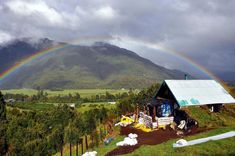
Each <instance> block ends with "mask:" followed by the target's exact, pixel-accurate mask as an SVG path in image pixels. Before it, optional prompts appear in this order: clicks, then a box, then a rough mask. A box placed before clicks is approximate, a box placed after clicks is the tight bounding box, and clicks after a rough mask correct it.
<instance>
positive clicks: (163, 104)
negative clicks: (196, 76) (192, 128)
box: [147, 80, 235, 120]
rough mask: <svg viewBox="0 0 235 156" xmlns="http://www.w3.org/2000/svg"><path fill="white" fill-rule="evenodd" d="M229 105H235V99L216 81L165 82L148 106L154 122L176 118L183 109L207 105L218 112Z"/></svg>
mask: <svg viewBox="0 0 235 156" xmlns="http://www.w3.org/2000/svg"><path fill="white" fill-rule="evenodd" d="M229 103H235V99H234V98H233V97H232V96H231V95H230V94H229V93H228V92H227V91H226V90H225V89H224V88H223V87H222V86H221V85H220V84H219V83H218V82H216V81H215V80H165V81H164V82H163V83H162V85H161V87H160V88H159V90H158V92H157V93H156V95H155V97H154V98H153V100H152V101H151V102H150V103H148V105H147V106H148V111H149V115H150V116H152V117H153V120H154V119H155V118H156V117H169V116H174V117H175V116H177V111H179V110H180V108H183V107H190V106H203V105H206V106H208V107H209V108H210V110H211V111H212V112H216V111H219V109H220V107H221V106H222V105H223V104H229Z"/></svg>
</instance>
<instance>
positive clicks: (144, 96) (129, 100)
mask: <svg viewBox="0 0 235 156" xmlns="http://www.w3.org/2000/svg"><path fill="white" fill-rule="evenodd" d="M159 88H160V84H158V83H157V84H153V85H152V86H151V87H149V88H148V89H143V90H141V91H140V92H138V93H137V94H136V93H135V92H133V90H132V89H130V90H129V93H128V96H127V97H125V98H123V99H121V100H120V101H119V103H118V104H117V111H118V113H119V115H121V114H126V113H129V112H133V111H134V109H135V107H136V105H137V104H139V105H140V106H142V107H143V106H144V105H146V104H147V103H148V102H150V101H151V99H152V98H153V97H154V96H155V94H156V93H157V90H158V89H159Z"/></svg>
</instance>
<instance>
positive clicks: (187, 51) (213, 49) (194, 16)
mask: <svg viewBox="0 0 235 156" xmlns="http://www.w3.org/2000/svg"><path fill="white" fill-rule="evenodd" d="M234 7H235V1H227V0H226V1H221V0H197V1H195V0H189V1H182V0H145V1H138V2H137V1H135V0H125V2H124V1H115V0H99V1H97V0H89V1H85V0H84V1H77V0H69V1H66V3H65V2H64V3H63V2H62V1H58V0H34V1H33V0H27V1H26V0H21V1H20V0H10V1H8V0H2V1H0V19H1V21H0V22H1V24H0V30H4V31H3V32H4V33H5V34H8V35H10V38H21V37H48V38H51V39H54V40H58V41H74V40H83V39H84V38H85V40H86V39H87V38H89V41H90V40H95V39H96V40H109V41H110V42H112V43H115V44H118V45H120V46H124V47H126V48H128V49H130V50H135V51H136V52H137V53H138V54H140V55H141V56H144V57H147V58H149V59H151V60H152V61H154V62H156V63H159V64H161V65H164V66H166V67H169V68H177V69H181V70H185V71H190V72H193V71H194V69H193V67H191V66H190V65H189V64H187V63H185V61H183V60H182V59H179V58H176V57H175V56H174V55H171V54H169V53H167V52H164V50H162V49H156V47H155V48H154V47H151V46H149V44H147V43H154V44H160V45H162V46H164V47H168V48H170V49H173V50H175V51H177V52H178V53H179V54H182V55H186V56H188V57H190V58H191V59H192V60H194V61H195V62H197V63H199V64H201V65H202V66H204V67H206V68H208V69H209V70H211V71H213V72H215V73H221V72H222V71H224V72H225V73H229V72H231V71H232V70H234V66H235V61H233V60H234V57H235V56H234V53H235V45H234V43H235V29H234V25H235V9H234ZM2 36H3V35H2ZM115 37H118V38H119V39H120V40H119V41H118V40H117V39H116V38H115ZM1 38H3V37H1ZM5 38H6V39H7V37H5ZM8 38H9V37H8ZM91 38H93V39H91ZM127 38H128V39H129V40H130V39H132V40H138V41H140V42H136V43H135V44H133V43H130V41H129V40H127ZM0 42H1V40H0ZM143 43H145V44H143ZM185 66H186V67H187V68H185ZM195 70H196V69H195ZM195 73H197V72H195ZM220 75H223V74H220ZM234 79H235V76H234Z"/></svg>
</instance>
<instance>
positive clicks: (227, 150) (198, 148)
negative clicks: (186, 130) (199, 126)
mask: <svg viewBox="0 0 235 156" xmlns="http://www.w3.org/2000/svg"><path fill="white" fill-rule="evenodd" d="M234 129H235V126H231V127H226V128H219V129H215V130H211V131H209V132H205V133H201V134H197V135H194V136H189V137H185V138H184V139H186V140H192V139H197V138H202V137H207V136H212V135H216V134H221V133H224V132H228V131H231V130H234ZM177 140H178V139H174V140H170V141H167V142H165V143H162V144H159V145H153V146H150V145H144V146H141V147H140V148H138V149H137V150H135V151H134V152H132V153H130V154H126V155H127V156H141V155H148V156H155V155H161V156H165V155H166V156H168V155H171V156H174V155H175V156H177V155H189V156H190V155H191V156H197V155H234V154H235V144H234V142H235V137H232V138H227V139H222V140H217V141H209V142H206V143H202V144H197V145H193V146H188V147H183V148H176V149H174V148H173V147H172V145H173V143H175V142H176V141H177Z"/></svg>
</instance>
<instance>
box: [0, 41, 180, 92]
mask: <svg viewBox="0 0 235 156" xmlns="http://www.w3.org/2000/svg"><path fill="white" fill-rule="evenodd" d="M55 44H57V45H58V44H67V45H66V46H65V47H64V48H61V49H58V50H57V51H56V52H52V53H48V54H46V55H45V56H43V57H39V58H37V59H36V60H34V61H33V62H32V63H29V64H27V65H25V67H24V68H23V69H22V70H21V71H20V72H17V73H16V74H14V76H12V77H10V78H8V79H6V80H5V81H4V82H3V83H1V84H0V87H1V88H4V89H9V88H37V87H40V88H45V89H55V88H62V89H71V88H72V89H76V88H130V87H131V88H145V87H148V86H149V85H151V84H152V83H156V82H159V81H162V80H164V79H182V78H183V76H184V73H183V72H181V71H178V70H170V69H167V68H165V67H162V66H159V65H156V64H154V63H153V62H152V61H150V60H148V59H146V58H142V57H140V56H139V55H138V54H136V53H134V52H132V51H130V50H127V49H124V48H120V47H117V46H114V45H111V44H109V43H104V42H96V43H94V44H93V45H90V46H87V45H86V46H85V45H71V44H68V43H62V42H55V41H52V40H50V39H40V40H39V42H38V43H33V44H31V43H28V42H27V41H22V40H21V41H16V42H13V44H8V45H7V46H5V47H4V46H3V47H1V48H0V58H4V57H5V59H1V60H0V64H1V67H0V71H1V72H3V71H4V70H6V68H7V67H8V68H9V67H10V66H12V65H13V64H14V63H16V62H17V61H19V60H22V59H24V58H25V57H28V56H30V55H33V54H35V53H36V52H38V51H41V50H43V49H45V48H49V47H51V46H52V45H55ZM14 54H16V55H14Z"/></svg>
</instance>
